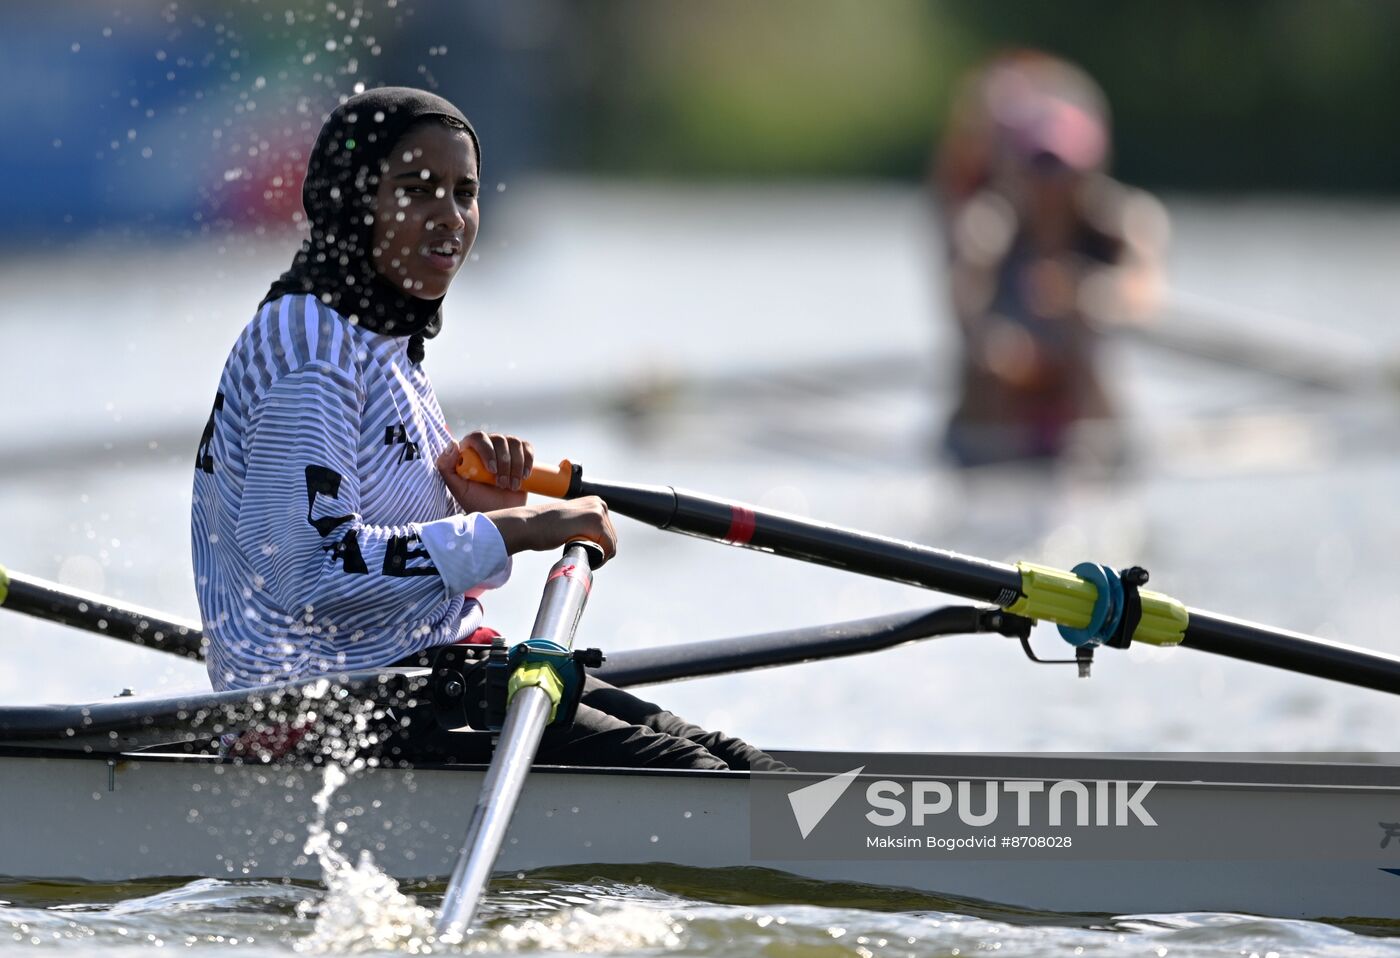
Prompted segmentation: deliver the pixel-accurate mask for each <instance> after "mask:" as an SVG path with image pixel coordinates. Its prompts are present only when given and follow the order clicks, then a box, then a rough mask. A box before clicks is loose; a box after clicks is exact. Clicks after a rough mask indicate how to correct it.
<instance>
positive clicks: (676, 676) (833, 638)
mask: <svg viewBox="0 0 1400 958" xmlns="http://www.w3.org/2000/svg"><path fill="white" fill-rule="evenodd" d="M1029 629H1030V622H1029V620H1027V619H1023V618H1021V617H1020V616H1016V615H1012V614H1011V613H1009V612H1004V611H1002V610H1001V609H988V608H976V607H974V606H965V605H954V606H946V607H944V608H941V609H919V610H917V611H914V612H895V613H891V614H889V615H878V616H872V617H871V618H868V619H855V620H853V621H850V622H835V623H832V624H831V625H819V626H810V627H808V628H802V629H786V630H784V631H782V632H766V633H763V634H760V635H741V636H737V637H735V638H732V639H709V640H707V641H703V642H685V643H681V644H679V645H659V646H655V647H653V648H647V649H630V650H627V651H624V652H610V653H609V654H608V660H607V662H606V663H604V664H603V666H602V667H600V668H597V669H594V670H592V671H593V674H594V675H596V676H597V677H598V678H600V679H602V680H603V681H605V682H610V683H612V684H613V685H616V686H620V687H622V688H629V687H631V686H634V685H653V684H655V683H657V682H675V681H678V680H680V679H694V678H700V677H701V676H705V675H730V674H732V673H734V672H744V671H748V670H750V669H765V668H771V667H773V666H777V665H793V664H796V663H799V662H816V661H818V660H824V659H834V658H840V657H842V656H847V655H862V654H864V653H867V652H878V651H880V650H881V649H888V648H890V647H892V646H896V645H903V644H904V643H906V642H916V641H918V640H920V639H929V638H935V637H937V636H943V635H971V634H974V633H978V632H996V633H999V634H1001V635H1006V636H1016V637H1019V636H1022V635H1025V634H1027V633H1028V632H1029Z"/></svg>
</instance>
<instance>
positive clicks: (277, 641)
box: [191, 87, 781, 769]
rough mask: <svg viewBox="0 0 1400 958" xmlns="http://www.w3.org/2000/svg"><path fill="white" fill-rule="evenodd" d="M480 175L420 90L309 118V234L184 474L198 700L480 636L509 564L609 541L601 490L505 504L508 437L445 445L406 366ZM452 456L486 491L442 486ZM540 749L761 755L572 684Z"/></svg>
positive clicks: (466, 242)
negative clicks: (481, 479)
mask: <svg viewBox="0 0 1400 958" xmlns="http://www.w3.org/2000/svg"><path fill="white" fill-rule="evenodd" d="M480 182H481V144H480V141H479V140H478V139H477V136H476V132H475V131H474V130H473V128H472V126H471V124H470V123H469V122H467V119H466V117H465V116H463V115H462V114H461V112H460V111H458V110H457V108H456V107H454V106H453V105H452V104H451V103H449V102H447V101H446V100H444V99H442V98H441V97H438V96H435V95H433V94H431V93H426V92H423V91H421V90H413V89H407V88H398V87H390V88H383V89H378V90H372V91H369V92H366V93H362V94H359V95H357V96H354V97H352V98H350V99H349V100H347V101H346V102H345V103H344V104H342V105H341V106H340V107H339V108H338V109H336V110H335V111H334V112H333V113H332V114H331V115H330V117H329V118H328V119H327V120H326V123H325V125H324V126H323V127H322V129H321V132H320V134H319V136H318V137H317V139H316V144H315V146H314V148H313V150H312V153H311V157H310V160H309V162H308V164H307V176H306V182H305V185H304V187H303V189H302V202H303V205H304V206H305V208H306V215H307V218H308V221H309V224H310V236H309V237H308V238H307V239H306V241H305V242H304V243H303V244H302V247H301V249H300V251H299V252H298V253H297V254H296V256H295V258H294V259H293V261H292V265H291V268H290V269H289V270H287V272H286V273H284V274H283V275H282V276H281V277H280V278H279V279H278V280H277V281H276V282H275V283H273V284H272V288H271V289H270V290H269V291H268V293H267V295H266V296H265V297H264V298H263V301H262V303H261V304H260V306H259V309H258V311H257V314H256V315H255V316H254V317H253V319H252V321H251V322H250V323H249V324H248V326H247V327H246V328H245V329H244V331H243V333H242V335H240V336H239V338H238V341H237V342H236V343H235V344H234V346H233V350H232V352H231V353H230V354H229V358H228V361H227V363H226V364H225V366H224V371H223V376H222V378H221V380H220V383H219V389H218V392H217V394H216V396H215V399H214V409H213V412H212V413H211V415H210V418H209V422H208V425H207V426H206V427H205V430H204V436H203V439H202V441H201V443H200V447H199V453H198V456H197V459H196V464H195V465H196V470H195V481H194V507H193V514H192V522H191V535H192V540H193V553H194V571H195V581H196V586H197V589H198V593H199V605H200V612H201V615H202V617H203V620H204V631H205V635H206V636H207V637H208V639H209V657H208V665H209V676H210V679H211V681H212V682H213V685H214V687H215V688H216V689H220V690H222V689H241V688H250V687H254V686H258V685H261V684H265V683H269V682H282V681H288V680H294V679H300V678H305V677H307V676H314V675H318V674H325V673H339V672H345V671H351V670H358V669H375V668H382V667H386V666H390V665H393V664H395V663H400V662H404V661H422V660H424V657H425V656H426V655H428V654H430V653H431V651H432V650H434V649H436V648H438V647H440V646H444V645H450V644H452V643H455V642H457V641H459V640H463V639H469V638H470V637H471V636H472V635H473V634H474V633H477V632H478V630H479V629H481V628H482V610H481V605H480V603H479V601H478V597H479V596H480V595H481V594H482V593H483V592H485V591H486V590H488V589H494V588H499V587H500V586H502V585H504V584H505V582H506V580H507V579H508V578H509V577H510V572H511V558H510V557H511V556H512V555H514V554H515V553H517V552H522V551H526V550H550V549H556V548H559V547H561V546H562V545H563V544H564V543H565V542H566V541H568V540H570V539H574V538H578V537H585V538H588V539H592V540H594V541H595V542H597V543H599V544H600V545H601V546H602V547H603V550H604V552H605V555H606V556H607V557H611V556H612V555H613V554H614V552H615V551H616V548H617V533H616V531H615V530H614V529H613V525H612V521H611V519H610V518H609V516H608V511H607V507H606V506H605V505H604V503H603V502H602V500H600V499H597V498H585V499H579V500H574V501H569V502H551V503H548V504H546V505H526V502H525V499H526V497H525V493H523V492H521V491H520V486H521V480H522V479H524V478H525V476H527V475H529V473H530V468H531V464H532V458H533V454H532V451H531V448H530V445H529V443H526V442H524V441H522V440H520V439H519V438H517V437H515V436H507V435H499V434H487V433H484V432H474V433H472V434H471V435H469V436H467V437H466V438H465V439H464V440H463V441H462V444H461V446H459V444H458V443H456V442H454V441H453V438H452V436H451V434H450V432H449V430H448V427H447V422H446V420H445V418H444V416H443V413H442V410H441V409H440V407H439V406H438V401H437V398H436V396H435V395H434V393H433V387H432V385H431V383H430V382H429V380H428V376H427V373H426V372H424V370H423V368H422V367H421V365H420V362H421V361H422V359H423V348H424V340H425V339H428V338H431V337H433V336H434V335H436V334H437V332H438V330H439V328H440V326H441V322H442V301H443V297H444V295H445V294H446V292H447V288H448V286H449V285H451V283H452V279H453V277H454V276H455V275H456V273H457V270H458V269H459V268H460V267H461V265H462V263H463V261H464V260H465V259H466V257H467V254H468V253H470V251H471V248H472V243H473V241H474V240H475V239H476V234H477V228H478V224H479V217H480V211H479V207H478V190H479V186H480ZM462 446H466V447H470V448H472V449H474V450H475V451H476V452H477V453H478V454H479V455H480V456H481V458H482V459H483V460H484V461H485V462H486V464H487V466H488V468H490V469H491V470H492V472H493V474H494V475H495V476H496V477H497V479H496V484H495V485H494V486H488V485H484V484H480V483H472V482H467V481H466V480H463V479H460V478H459V477H458V476H457V474H456V471H455V467H456V465H457V463H458V462H459V461H460V458H461V448H462ZM488 631H489V630H488ZM539 759H540V760H541V761H545V762H553V763H567V764H587V765H632V766H653V767H670V768H725V767H729V768H740V769H742V768H750V767H752V768H776V767H781V766H780V765H779V764H778V763H776V762H774V760H772V759H771V758H769V757H768V756H766V755H764V754H763V753H762V752H759V751H757V750H756V749H753V748H752V747H750V746H748V745H746V744H745V743H743V742H740V741H738V740H736V739H733V738H729V737H727V736H724V735H723V734H722V733H712V732H705V731H704V730H702V729H700V728H697V727H696V726H694V725H691V724H689V723H687V722H685V721H683V720H682V719H680V718H678V717H676V716H675V715H672V714H671V713H669V712H666V711H663V710H662V709H660V708H658V707H657V706H655V705H651V704H649V703H647V702H643V701H641V700H640V699H638V698H636V697H635V696H632V695H630V694H629V693H627V692H623V691H622V690H620V689H616V688H613V687H611V686H609V685H607V684H605V683H602V682H599V681H598V680H596V679H593V678H591V677H590V678H589V680H588V683H587V686H586V688H585V691H584V694H583V699H582V702H581V704H580V706H579V709H578V713H577V717H576V718H575V720H574V722H573V724H572V725H571V726H569V727H556V728H552V729H551V730H550V731H549V732H548V733H547V734H546V736H545V739H544V742H543V744H542V746H541V748H540V751H539Z"/></svg>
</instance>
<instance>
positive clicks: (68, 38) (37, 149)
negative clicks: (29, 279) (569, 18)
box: [0, 0, 557, 245]
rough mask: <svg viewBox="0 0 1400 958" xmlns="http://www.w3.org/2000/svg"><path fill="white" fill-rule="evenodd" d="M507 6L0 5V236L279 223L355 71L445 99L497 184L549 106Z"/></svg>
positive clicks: (535, 134) (538, 50)
mask: <svg viewBox="0 0 1400 958" xmlns="http://www.w3.org/2000/svg"><path fill="white" fill-rule="evenodd" d="M517 19H519V16H518V15H517V14H513V13H511V12H510V11H509V10H501V9H497V8H495V7H494V6H493V5H487V4H482V3H464V4H438V3H419V4H415V5H414V6H413V7H412V8H409V7H408V6H407V5H396V4H389V3H376V4H368V5H364V4H361V5H344V6H337V4H336V3H334V2H332V3H318V4H311V3H294V4H291V5H284V6H278V7H276V8H273V7H264V6H263V5H259V4H252V3H243V4H221V5H213V4H209V5H204V4H201V5H198V6H195V7H190V8H188V9H187V8H185V7H183V6H181V5H179V4H176V3H163V4H132V5H130V6H129V7H128V6H123V7H120V8H115V9H106V8H99V7H94V5H91V4H80V3H76V2H73V0H63V2H59V3H56V4H46V5H44V6H39V5H37V4H7V5H4V6H0V81H3V82H4V84H5V86H6V88H7V89H9V90H11V91H12V92H13V95H12V96H10V97H7V98H4V99H0V129H3V130H4V134H5V135H4V148H3V150H2V151H0V178H3V182H5V183H6V184H8V185H9V188H8V189H5V190H0V245H3V244H14V243H17V242H29V241H32V240H33V239H34V238H36V237H38V238H41V239H42V238H46V237H55V236H74V235H78V234H84V233H103V234H117V235H123V236H124V235H129V234H143V233H148V232H149V233H157V234H172V233H173V234H175V235H192V234H194V233H197V232H202V231H205V230H207V229H208V228H209V226H210V225H213V224H217V225H220V226H232V227H248V228H258V227H274V226H275V227H285V226H290V225H292V224H293V223H294V222H295V219H296V217H297V216H298V215H299V213H300V209H301V199H300V182H301V176H302V173H303V170H304V166H305V162H306V151H307V150H308V148H309V147H310V145H311V143H312V141H313V140H314V138H315V135H316V131H317V130H318V129H319V127H320V124H321V120H322V118H323V117H324V116H325V114H326V113H327V112H328V111H329V110H330V109H331V108H333V107H334V106H335V104H336V102H337V98H338V97H340V96H344V95H349V94H351V93H353V92H355V90H356V89H357V88H362V86H366V85H367V86H375V85H381V84H385V83H398V84H405V85H414V86H422V87H426V88H429V89H434V90H436V91H437V92H440V93H442V94H443V95H445V96H447V97H448V98H449V99H452V100H454V102H457V103H458V104H459V105H461V106H462V108H463V110H464V111H465V112H466V113H467V114H468V115H469V116H471V117H472V119H473V122H474V123H475V125H476V126H477V128H478V130H479V131H480V132H481V134H482V138H483V141H484V142H485V143H487V144H488V146H487V148H486V150H485V153H486V158H487V164H488V166H487V169H488V170H489V173H488V176H489V177H490V179H489V183H488V185H489V184H494V183H496V182H500V181H501V180H503V179H504V178H505V177H506V176H507V175H508V174H509V173H510V172H513V171H515V170H517V169H519V167H520V166H521V165H522V164H524V163H527V162H529V161H530V160H531V159H532V158H534V157H537V156H539V155H540V153H541V152H542V150H541V149H540V147H539V144H540V143H541V142H542V141H543V138H544V137H545V136H546V131H548V130H549V129H550V128H551V127H552V126H553V124H552V123H551V120H550V118H551V117H552V116H556V115H557V110H555V109H553V108H552V107H551V105H550V103H551V100H552V98H553V93H552V92H551V88H550V87H549V86H548V84H547V82H546V81H547V79H548V75H549V71H548V69H541V68H540V65H541V64H542V63H544V62H545V60H546V57H545V51H546V49H547V48H548V46H549V43H550V41H549V31H545V32H543V33H538V32H537V34H536V35H533V36H525V37H524V40H522V35H521V33H520V31H519V30H518V29H516V26H518V24H515V20H517ZM546 19H548V18H546ZM541 77H543V78H544V80H541Z"/></svg>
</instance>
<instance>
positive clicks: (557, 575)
mask: <svg viewBox="0 0 1400 958" xmlns="http://www.w3.org/2000/svg"><path fill="white" fill-rule="evenodd" d="M549 578H550V579H551V580H553V579H577V580H578V581H579V582H582V583H583V590H584V591H585V592H592V591H593V577H592V576H588V575H584V574H583V573H582V572H580V571H579V567H578V566H576V565H573V564H572V563H571V564H569V565H563V566H560V567H559V568H557V569H555V570H554V571H553V572H551V573H550V574H549Z"/></svg>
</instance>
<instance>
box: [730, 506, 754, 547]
mask: <svg viewBox="0 0 1400 958" xmlns="http://www.w3.org/2000/svg"><path fill="white" fill-rule="evenodd" d="M729 512H730V516H729V531H728V532H726V533H725V534H724V541H725V542H730V543H733V544H734V545H736V546H744V545H748V544H749V540H750V539H752V538H753V532H754V528H755V526H756V525H757V522H756V521H755V520H754V515H753V510H752V509H749V508H748V507H746V506H730V507H729Z"/></svg>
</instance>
